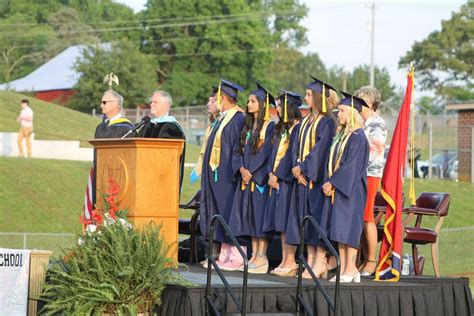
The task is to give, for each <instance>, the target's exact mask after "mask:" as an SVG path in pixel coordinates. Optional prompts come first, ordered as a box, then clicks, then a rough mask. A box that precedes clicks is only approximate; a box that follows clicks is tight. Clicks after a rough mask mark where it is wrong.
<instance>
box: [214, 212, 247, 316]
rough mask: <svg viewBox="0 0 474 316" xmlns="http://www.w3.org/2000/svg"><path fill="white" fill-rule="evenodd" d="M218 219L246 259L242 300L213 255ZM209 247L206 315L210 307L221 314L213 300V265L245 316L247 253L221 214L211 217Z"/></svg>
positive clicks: (215, 313) (217, 313) (216, 313)
mask: <svg viewBox="0 0 474 316" xmlns="http://www.w3.org/2000/svg"><path fill="white" fill-rule="evenodd" d="M216 221H218V222H219V223H220V224H221V225H222V227H223V228H224V230H225V231H226V233H227V234H228V235H229V238H230V240H231V241H232V244H233V245H234V246H235V247H236V248H237V250H238V251H239V254H240V255H241V256H242V259H243V261H244V279H243V282H242V302H241V301H240V300H239V298H238V297H237V296H236V295H235V293H234V292H233V291H232V288H231V287H230V285H229V283H228V282H227V280H226V278H225V276H224V274H223V273H222V271H221V269H220V268H219V266H218V265H217V263H216V259H215V258H214V256H212V245H213V244H214V224H215V223H216ZM209 236H210V237H209V238H210V241H209V247H208V248H209V249H208V253H207V260H208V261H207V282H206V301H207V304H206V315H209V307H211V309H212V312H213V314H214V315H220V313H219V311H218V310H217V307H216V306H215V304H214V303H213V302H212V301H211V265H212V266H213V267H214V270H216V272H217V274H218V275H219V277H220V278H221V280H222V283H224V286H225V289H226V291H227V292H228V293H229V294H230V297H231V298H232V300H233V301H234V303H235V305H237V308H238V309H239V311H240V314H241V315H242V316H245V306H246V301H247V279H248V265H249V263H248V259H247V255H246V254H245V253H244V251H243V250H242V248H241V247H240V244H239V242H238V241H237V239H236V238H235V236H234V234H232V231H231V230H230V228H229V226H228V225H227V223H226V222H225V221H224V218H223V217H222V216H221V215H214V216H213V217H212V218H211V222H210V233H209Z"/></svg>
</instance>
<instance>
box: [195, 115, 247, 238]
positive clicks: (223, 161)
mask: <svg viewBox="0 0 474 316" xmlns="http://www.w3.org/2000/svg"><path fill="white" fill-rule="evenodd" d="M222 120H223V119H220V120H219V121H217V122H216V124H215V125H214V126H213V128H212V130H211V133H210V135H209V138H208V140H207V145H206V150H205V152H204V156H203V164H202V174H201V201H200V207H199V225H200V228H201V232H202V234H203V235H204V236H205V237H206V238H209V229H210V228H209V224H210V220H211V218H212V217H213V216H214V215H216V214H219V215H222V217H223V218H224V220H225V221H226V222H227V223H228V220H229V215H230V211H231V209H232V204H233V201H234V193H235V189H236V187H237V183H238V179H237V176H240V171H239V169H240V167H241V166H242V165H243V162H242V156H241V155H239V154H238V152H239V142H240V133H241V132H242V126H243V124H244V114H243V113H241V112H238V113H236V114H235V115H234V117H233V118H232V119H231V120H230V121H229V123H228V124H227V125H226V126H225V127H224V129H223V130H222V134H221V151H220V162H219V166H218V167H217V181H215V180H216V177H215V172H214V171H212V170H211V167H210V166H209V159H210V157H211V151H212V145H213V143H214V139H215V137H216V133H217V131H218V129H219V126H220V124H221V123H222ZM215 237H216V238H215V240H216V241H219V242H222V241H224V240H225V232H224V231H223V229H221V228H220V225H216V236H215Z"/></svg>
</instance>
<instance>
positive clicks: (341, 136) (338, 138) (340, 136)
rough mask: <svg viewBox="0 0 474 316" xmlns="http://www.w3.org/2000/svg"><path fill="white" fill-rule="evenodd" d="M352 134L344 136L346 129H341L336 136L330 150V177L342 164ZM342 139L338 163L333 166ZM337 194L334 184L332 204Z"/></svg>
mask: <svg viewBox="0 0 474 316" xmlns="http://www.w3.org/2000/svg"><path fill="white" fill-rule="evenodd" d="M351 135H352V133H350V134H348V135H346V136H345V137H344V130H341V131H340V132H339V134H338V135H337V136H336V138H335V139H334V142H333V143H332V145H331V149H330V151H329V162H328V174H329V177H332V175H333V174H334V172H336V170H337V169H339V165H340V164H341V159H342V154H343V153H344V151H345V149H346V145H347V142H348V141H349V138H350V137H351ZM341 140H342V144H341V146H340V147H339V151H338V152H337V159H336V164H335V165H334V167H333V159H334V151H335V150H336V147H337V144H339V142H340V141H341ZM335 196H336V189H334V186H333V188H332V192H331V204H334V198H335Z"/></svg>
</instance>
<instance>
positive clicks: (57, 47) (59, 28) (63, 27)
mask: <svg viewBox="0 0 474 316" xmlns="http://www.w3.org/2000/svg"><path fill="white" fill-rule="evenodd" d="M48 24H49V25H50V27H51V28H52V29H53V31H54V34H53V36H52V37H50V40H49V45H48V49H47V50H46V51H45V52H44V54H45V55H46V57H47V58H51V57H53V56H55V55H56V54H58V53H60V52H61V51H63V50H64V49H66V48H68V47H69V46H73V45H88V44H93V43H97V42H98V41H99V39H98V38H97V37H96V36H95V34H94V29H93V28H92V27H91V26H89V25H87V24H85V23H82V22H81V20H80V18H79V14H78V13H77V11H76V10H75V9H73V8H61V9H60V10H58V11H57V12H55V13H54V14H52V15H50V16H49V17H48Z"/></svg>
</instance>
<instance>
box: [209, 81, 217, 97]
mask: <svg viewBox="0 0 474 316" xmlns="http://www.w3.org/2000/svg"><path fill="white" fill-rule="evenodd" d="M218 90H219V87H218V86H216V85H215V84H213V85H212V91H211V94H210V95H209V96H210V97H213V96H215V95H216V94H217V91H218Z"/></svg>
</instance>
